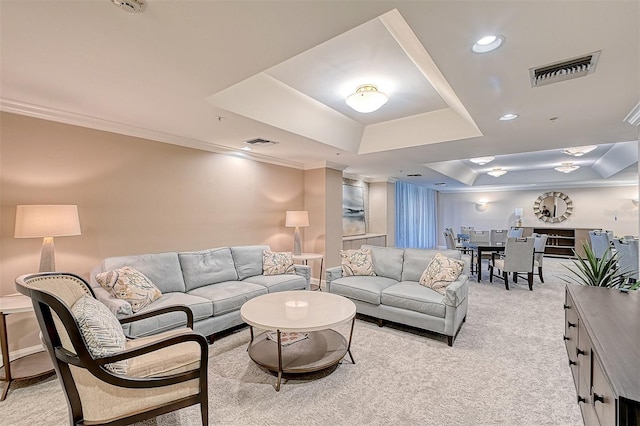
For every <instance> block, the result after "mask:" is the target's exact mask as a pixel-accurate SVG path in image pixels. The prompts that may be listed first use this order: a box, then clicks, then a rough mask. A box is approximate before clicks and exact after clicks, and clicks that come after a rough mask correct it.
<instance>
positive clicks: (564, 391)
mask: <svg viewBox="0 0 640 426" xmlns="http://www.w3.org/2000/svg"><path fill="white" fill-rule="evenodd" d="M565 262H566V261H565ZM560 263H561V261H560V260H558V259H547V260H545V271H546V276H545V280H546V283H545V284H540V283H539V281H538V280H537V278H536V280H535V284H534V291H533V292H530V291H529V290H528V288H527V286H526V283H525V282H524V280H520V282H519V283H518V284H512V285H511V290H510V291H506V290H505V289H504V285H503V284H502V283H501V282H494V283H493V284H489V283H488V282H482V283H477V282H475V281H473V282H472V283H471V290H470V296H469V312H468V315H467V322H466V323H465V324H464V325H463V326H462V329H461V331H460V333H459V335H458V338H457V339H456V341H455V343H454V346H453V347H448V346H447V345H446V342H445V340H444V338H440V337H438V336H436V337H433V336H431V338H430V336H429V335H428V334H426V333H421V332H415V331H412V330H407V329H403V328H401V327H392V326H385V327H383V328H379V327H378V326H377V325H376V324H374V323H372V322H369V321H362V320H358V321H357V322H356V326H355V331H354V336H353V344H352V352H353V356H354V358H355V361H356V364H351V363H350V362H349V361H345V362H344V363H343V364H341V365H339V366H338V367H337V368H336V369H335V371H333V372H331V373H330V374H326V373H325V374H317V375H316V376H315V377H312V378H310V379H309V378H307V379H304V380H302V379H296V380H288V381H285V382H283V385H282V388H281V390H280V392H276V391H275V390H274V383H275V377H273V376H272V375H269V374H267V373H265V372H264V371H262V370H261V369H260V368H258V367H257V366H256V365H255V364H254V363H253V362H252V361H251V360H250V359H249V357H248V355H247V352H246V345H247V342H248V340H249V331H248V329H242V330H240V331H238V332H236V333H233V334H231V335H228V336H226V337H223V338H221V339H220V340H218V341H216V343H215V344H214V345H212V346H211V347H210V354H211V356H210V362H209V383H210V384H209V412H210V423H211V424H213V425H289V424H291V425H293V424H295V425H364V424H367V425H388V424H397V425H414V424H416V425H417V424H420V425H581V424H582V417H581V415H580V411H579V408H578V404H577V403H576V394H575V388H574V385H573V379H572V378H571V373H570V370H569V366H568V362H567V355H566V352H565V348H564V343H563V340H562V334H563V318H564V312H563V309H562V305H563V300H564V283H563V282H562V281H560V280H559V279H557V278H556V277H554V273H557V272H560V273H562V272H563V271H564V269H562V268H561V266H560ZM485 276H486V272H485ZM342 330H344V332H348V327H347V326H344V327H343V328H342ZM0 419H2V423H3V424H7V425H9V424H11V425H15V426H18V425H25V426H26V425H29V426H31V425H43V424H46V425H62V424H68V417H67V408H66V403H65V400H64V398H63V396H62V392H61V390H60V387H59V383H58V381H57V379H56V378H55V377H52V378H49V379H46V380H40V381H35V382H34V383H31V384H30V385H29V386H24V385H20V384H18V385H12V388H11V391H10V392H9V396H8V398H7V400H6V401H5V402H2V403H0ZM143 424H144V425H197V424H200V421H199V411H198V408H196V407H189V408H186V409H183V410H180V411H178V412H175V413H170V414H167V415H164V416H161V417H159V418H157V419H154V420H151V421H147V422H144V423H143Z"/></svg>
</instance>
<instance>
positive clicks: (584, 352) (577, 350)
mask: <svg viewBox="0 0 640 426" xmlns="http://www.w3.org/2000/svg"><path fill="white" fill-rule="evenodd" d="M586 354H587V352H586V351H583V350H582V349H580V348H576V355H578V356H580V355H586Z"/></svg>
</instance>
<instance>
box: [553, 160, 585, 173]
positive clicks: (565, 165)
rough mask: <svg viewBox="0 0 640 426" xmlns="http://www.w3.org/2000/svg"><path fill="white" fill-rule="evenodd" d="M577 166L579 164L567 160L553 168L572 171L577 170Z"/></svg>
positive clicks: (563, 171)
mask: <svg viewBox="0 0 640 426" xmlns="http://www.w3.org/2000/svg"><path fill="white" fill-rule="evenodd" d="M579 168H580V166H576V165H574V164H573V163H572V162H567V163H562V165H561V166H558V167H556V168H554V170H557V171H559V172H562V173H571V172H572V171H574V170H578V169H579Z"/></svg>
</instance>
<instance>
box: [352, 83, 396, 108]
mask: <svg viewBox="0 0 640 426" xmlns="http://www.w3.org/2000/svg"><path fill="white" fill-rule="evenodd" d="M388 100H389V98H388V97H387V95H385V94H384V93H382V92H379V91H378V88H377V87H376V86H374V85H373V84H363V85H362V86H358V88H357V89H356V91H355V93H352V94H350V95H349V96H347V99H346V102H347V105H349V106H350V107H351V108H353V109H354V110H356V111H358V112H361V113H365V114H366V113H369V112H373V111H376V110H378V109H379V108H380V107H381V106H382V105H384V104H386V103H387V101H388Z"/></svg>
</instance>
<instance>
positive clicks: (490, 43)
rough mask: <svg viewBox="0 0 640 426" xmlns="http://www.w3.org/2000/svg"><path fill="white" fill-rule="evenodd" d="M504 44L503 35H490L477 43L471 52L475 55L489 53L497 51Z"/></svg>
mask: <svg viewBox="0 0 640 426" xmlns="http://www.w3.org/2000/svg"><path fill="white" fill-rule="evenodd" d="M503 42H504V37H503V36H501V35H488V36H484V37H482V38H481V39H480V40H478V41H476V42H475V44H474V45H473V47H472V48H471V50H473V51H474V52H475V53H487V52H491V51H493V50H496V49H497V48H498V47H500V45H502V43H503Z"/></svg>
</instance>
